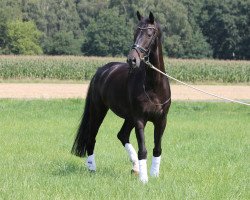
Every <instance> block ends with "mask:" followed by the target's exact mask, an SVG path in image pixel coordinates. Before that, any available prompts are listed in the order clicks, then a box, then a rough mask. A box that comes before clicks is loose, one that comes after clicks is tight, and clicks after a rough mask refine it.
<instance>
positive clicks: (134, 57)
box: [127, 49, 141, 68]
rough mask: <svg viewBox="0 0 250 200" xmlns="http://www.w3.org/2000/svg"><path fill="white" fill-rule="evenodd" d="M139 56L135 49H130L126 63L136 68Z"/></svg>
mask: <svg viewBox="0 0 250 200" xmlns="http://www.w3.org/2000/svg"><path fill="white" fill-rule="evenodd" d="M140 62H141V60H140V57H139V55H138V53H137V52H136V50H134V49H132V50H131V51H130V53H129V55H128V57H127V63H128V64H129V66H130V67H131V68H137V67H139V66H140Z"/></svg>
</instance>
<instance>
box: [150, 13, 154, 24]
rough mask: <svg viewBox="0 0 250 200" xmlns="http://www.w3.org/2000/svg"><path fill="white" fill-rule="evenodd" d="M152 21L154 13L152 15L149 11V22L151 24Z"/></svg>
mask: <svg viewBox="0 0 250 200" xmlns="http://www.w3.org/2000/svg"><path fill="white" fill-rule="evenodd" d="M154 21H155V17H154V15H153V13H152V12H150V13H149V22H150V23H151V24H153V23H154Z"/></svg>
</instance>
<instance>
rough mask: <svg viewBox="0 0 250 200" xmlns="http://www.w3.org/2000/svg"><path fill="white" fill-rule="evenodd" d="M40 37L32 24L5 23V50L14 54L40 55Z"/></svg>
mask: <svg viewBox="0 0 250 200" xmlns="http://www.w3.org/2000/svg"><path fill="white" fill-rule="evenodd" d="M41 35H42V33H41V32H40V31H38V30H37V28H36V25H35V23H34V22H31V21H30V22H22V21H19V20H16V21H11V22H7V30H6V36H7V49H8V51H9V52H10V53H14V54H27V55H33V54H42V48H41V47H40V46H39V39H40V37H41Z"/></svg>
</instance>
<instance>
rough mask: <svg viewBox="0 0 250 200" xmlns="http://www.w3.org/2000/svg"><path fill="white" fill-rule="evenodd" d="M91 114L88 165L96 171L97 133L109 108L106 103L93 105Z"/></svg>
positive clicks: (91, 169)
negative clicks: (95, 149) (95, 150)
mask: <svg viewBox="0 0 250 200" xmlns="http://www.w3.org/2000/svg"><path fill="white" fill-rule="evenodd" d="M92 106H93V107H92V109H91V114H90V124H89V129H90V132H91V134H90V136H89V138H88V144H87V154H88V158H87V167H88V169H89V170H90V171H96V164H95V155H94V148H95V143H96V135H97V133H98V130H99V128H100V126H101V124H102V122H103V119H104V117H105V116H106V114H107V111H108V109H107V108H106V106H105V105H96V104H95V105H92Z"/></svg>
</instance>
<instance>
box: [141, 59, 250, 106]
mask: <svg viewBox="0 0 250 200" xmlns="http://www.w3.org/2000/svg"><path fill="white" fill-rule="evenodd" d="M142 61H143V62H144V63H145V64H146V65H148V66H149V67H150V68H152V69H153V70H155V71H157V72H159V73H161V74H163V75H164V76H166V77H168V78H170V79H172V80H175V81H176V82H178V83H181V84H183V85H185V86H187V87H189V88H192V89H194V90H197V91H199V92H201V93H204V94H207V95H210V96H213V97H216V98H218V99H222V100H226V101H230V102H233V103H238V104H241V105H246V106H250V104H248V103H245V102H242V101H238V100H233V99H229V98H226V97H222V96H218V95H216V94H213V93H210V92H206V91H204V90H201V89H199V88H196V87H194V86H192V85H189V84H187V83H184V82H182V81H180V80H178V79H176V78H174V77H172V76H170V75H168V74H167V73H164V72H162V71H161V70H159V69H157V68H156V67H155V66H154V65H152V64H151V63H150V62H149V61H148V60H147V61H145V59H142Z"/></svg>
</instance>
